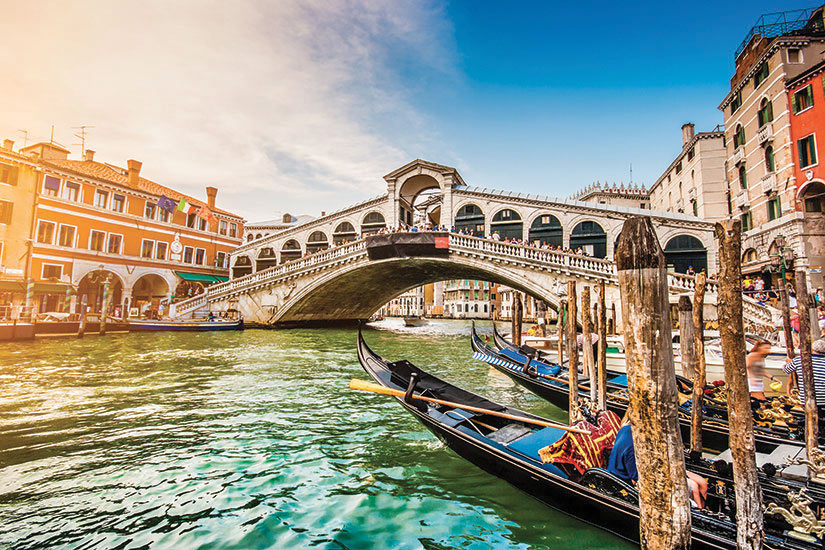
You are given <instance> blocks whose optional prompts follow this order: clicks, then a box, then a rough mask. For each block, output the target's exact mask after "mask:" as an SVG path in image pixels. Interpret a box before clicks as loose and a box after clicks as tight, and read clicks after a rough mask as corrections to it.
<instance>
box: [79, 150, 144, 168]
mask: <svg viewBox="0 0 825 550" xmlns="http://www.w3.org/2000/svg"><path fill="white" fill-rule="evenodd" d="M83 160H85V161H86V162H92V161H93V160H95V152H94V150H93V149H86V151H85V152H84V153H83ZM139 171H140V168H138V172H139Z"/></svg>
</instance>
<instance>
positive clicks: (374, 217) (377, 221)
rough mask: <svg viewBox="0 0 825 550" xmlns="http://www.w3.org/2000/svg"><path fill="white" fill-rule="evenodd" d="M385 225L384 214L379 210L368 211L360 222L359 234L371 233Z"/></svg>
mask: <svg viewBox="0 0 825 550" xmlns="http://www.w3.org/2000/svg"><path fill="white" fill-rule="evenodd" d="M385 227H387V222H386V220H384V215H383V214H381V213H380V212H370V213H369V214H367V215H366V216H364V219H363V221H362V222H361V235H372V234H374V233H378V232H379V231H381V230H382V229H384V228H385Z"/></svg>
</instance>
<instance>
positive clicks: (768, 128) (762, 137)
mask: <svg viewBox="0 0 825 550" xmlns="http://www.w3.org/2000/svg"><path fill="white" fill-rule="evenodd" d="M771 139H773V124H772V123H770V122H768V123H767V124H765V125H764V126H762V127H761V128H760V129H759V131H758V132H756V141H758V142H759V145H762V144H763V143H765V142H766V141H769V140H771Z"/></svg>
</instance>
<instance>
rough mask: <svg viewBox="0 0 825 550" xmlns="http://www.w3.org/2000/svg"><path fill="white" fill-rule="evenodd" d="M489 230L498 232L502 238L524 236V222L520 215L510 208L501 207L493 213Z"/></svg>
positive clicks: (493, 232)
mask: <svg viewBox="0 0 825 550" xmlns="http://www.w3.org/2000/svg"><path fill="white" fill-rule="evenodd" d="M490 232H491V233H492V234H496V233H498V235H499V237H501V239H502V240H504V239H522V238H524V222H523V221H522V220H521V215H520V214H519V213H518V212H516V211H515V210H513V209H512V208H503V209H501V210H499V211H498V212H496V213H495V215H493V219H492V220H491V221H490Z"/></svg>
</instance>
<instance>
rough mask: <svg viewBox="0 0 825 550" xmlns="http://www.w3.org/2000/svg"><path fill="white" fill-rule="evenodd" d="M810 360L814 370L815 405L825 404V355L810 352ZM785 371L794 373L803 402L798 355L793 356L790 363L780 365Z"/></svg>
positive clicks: (803, 394)
mask: <svg viewBox="0 0 825 550" xmlns="http://www.w3.org/2000/svg"><path fill="white" fill-rule="evenodd" d="M811 360H812V363H813V370H814V389H815V390H816V404H817V406H823V405H825V355H819V354H818V353H812V354H811ZM782 370H784V371H785V372H786V373H788V374H791V373H792V372H795V373H796V382H797V387H798V388H799V400H800V401H801V402H802V403H804V402H805V388H804V384H803V383H802V358H801V357H800V356H798V355H797V356H796V357H794V359H793V361H791V362H790V363H785V366H784V367H782Z"/></svg>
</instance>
